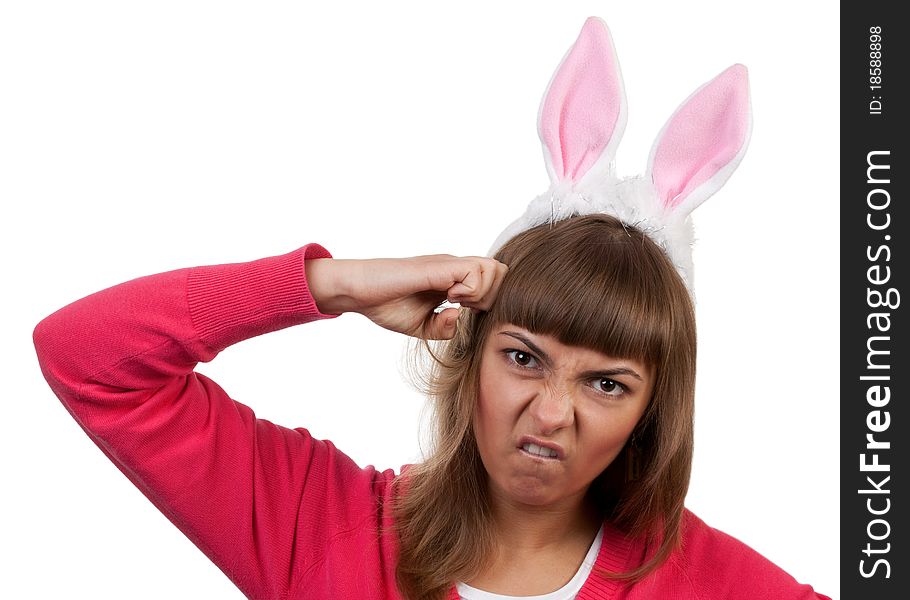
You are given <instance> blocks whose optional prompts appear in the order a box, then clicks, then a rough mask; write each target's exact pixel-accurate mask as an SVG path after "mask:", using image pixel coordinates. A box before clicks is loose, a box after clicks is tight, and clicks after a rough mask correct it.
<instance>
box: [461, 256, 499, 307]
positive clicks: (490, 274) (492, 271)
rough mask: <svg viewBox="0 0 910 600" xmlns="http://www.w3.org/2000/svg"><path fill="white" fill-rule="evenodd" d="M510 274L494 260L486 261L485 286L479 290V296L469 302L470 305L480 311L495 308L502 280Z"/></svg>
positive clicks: (484, 266) (484, 270) (484, 269)
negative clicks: (494, 304) (494, 303)
mask: <svg viewBox="0 0 910 600" xmlns="http://www.w3.org/2000/svg"><path fill="white" fill-rule="evenodd" d="M507 272H508V267H507V266H506V265H505V264H503V263H501V262H499V261H497V260H494V259H485V261H484V264H483V285H482V287H481V289H480V290H479V296H477V297H476V298H474V299H473V302H468V305H469V306H471V307H472V308H473V307H476V308H478V309H480V310H489V309H490V308H491V307H492V306H493V302H495V300H496V297H497V295H498V294H499V288H500V286H501V285H502V280H503V278H504V277H505V274H506V273H507Z"/></svg>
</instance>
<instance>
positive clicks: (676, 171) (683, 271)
mask: <svg viewBox="0 0 910 600" xmlns="http://www.w3.org/2000/svg"><path fill="white" fill-rule="evenodd" d="M625 125H626V97H625V93H624V91H623V83H622V75H621V74H620V71H619V62H618V61H617V59H616V51H615V50H614V48H613V41H612V39H611V37H610V32H609V30H608V29H607V26H606V24H605V23H604V22H603V21H602V20H600V19H598V18H596V17H590V18H588V20H587V21H586V22H585V24H584V26H583V27H582V29H581V33H580V34H579V35H578V39H577V40H576V42H575V44H574V45H573V46H572V47H571V48H570V49H569V51H568V53H566V55H565V57H564V58H563V60H562V63H560V65H559V67H558V68H557V69H556V73H555V74H554V75H553V78H552V79H551V80H550V84H549V86H548V87H547V91H546V93H545V94H544V98H543V102H542V103H541V105H540V112H539V113H538V120H537V131H538V134H539V135H540V140H541V142H542V143H543V149H544V160H545V162H546V165H547V173H549V175H550V189H549V190H547V191H546V192H545V193H544V194H541V195H540V196H538V197H537V198H535V199H534V200H532V201H531V203H530V204H529V205H528V208H527V209H526V210H525V213H524V214H523V215H522V216H521V217H519V218H518V219H516V220H515V221H514V222H513V223H512V224H511V225H509V226H508V227H507V228H506V229H505V230H504V231H503V232H502V233H501V234H499V237H498V238H497V239H496V241H495V242H494V243H493V246H492V248H491V249H490V251H489V253H488V256H493V255H494V254H495V253H496V252H497V251H498V250H499V248H500V247H501V246H502V245H503V244H505V243H506V242H507V241H508V240H509V239H511V238H512V237H513V236H515V235H517V234H518V233H521V232H522V231H525V230H526V229H530V228H531V227H534V226H536V225H540V224H542V223H547V222H550V223H553V222H556V221H559V220H562V219H566V218H568V217H571V216H573V215H586V214H592V213H607V214H610V215H613V216H615V217H617V218H618V219H619V220H620V221H622V222H623V223H625V224H628V225H634V226H635V227H637V228H639V229H640V230H642V231H643V232H644V233H645V234H647V235H648V236H649V237H650V238H651V239H653V240H654V241H655V242H656V243H657V244H658V245H659V246H660V247H661V248H663V249H664V251H665V252H666V253H667V255H668V256H669V257H670V260H671V261H672V262H673V264H674V265H675V266H676V269H677V271H679V274H680V275H681V276H682V278H683V281H684V282H685V283H686V286H687V287H688V289H689V292H690V294H692V292H693V287H692V284H693V279H692V242H693V235H694V231H693V227H692V222H691V219H689V213H691V212H692V210H694V209H695V207H697V206H698V205H699V204H701V203H702V202H704V201H705V200H707V199H708V197H709V196H711V195H712V194H713V193H714V192H716V191H717V190H718V189H720V187H721V186H722V185H723V184H724V183H725V182H726V181H727V178H729V177H730V175H731V174H732V173H733V171H734V170H735V169H736V167H737V165H738V164H739V162H740V160H742V158H743V154H744V153H745V151H746V146H747V145H748V142H749V136H750V133H751V130H752V115H751V108H750V102H749V79H748V73H747V71H746V67H744V66H743V65H739V64H736V65H733V66H731V67H729V68H728V69H727V70H725V71H724V72H722V73H721V74H720V75H718V76H717V77H715V78H714V79H712V80H711V81H709V82H708V83H706V84H704V85H703V86H701V87H700V88H699V89H697V90H696V91H695V92H694V93H693V94H692V95H691V96H689V97H688V98H687V99H686V100H685V101H684V102H683V103H682V104H681V105H680V106H679V108H677V109H676V112H674V113H673V115H672V116H671V117H670V119H669V120H668V121H667V123H666V124H665V125H664V127H663V129H662V130H661V132H660V133H659V134H658V136H657V140H656V141H655V142H654V146H653V147H652V148H651V155H650V157H649V158H648V166H647V170H646V172H645V174H644V176H638V177H631V178H624V179H618V178H617V177H616V176H615V175H614V173H613V164H612V162H613V157H614V156H615V154H616V147H617V145H618V144H619V140H620V138H621V137H622V133H623V129H625Z"/></svg>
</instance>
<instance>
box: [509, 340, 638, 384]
mask: <svg viewBox="0 0 910 600" xmlns="http://www.w3.org/2000/svg"><path fill="white" fill-rule="evenodd" d="M499 335H507V336H509V337H512V338H515V339H516V340H518V341H520V342H521V343H523V344H524V345H526V346H527V347H528V348H530V349H531V351H532V352H534V353H535V354H537V355H538V356H539V357H540V359H541V360H542V361H543V362H544V364H546V365H547V366H548V367H551V368H552V366H553V359H551V358H550V355H549V354H547V353H546V352H544V351H543V350H541V348H540V346H538V345H537V344H535V343H534V342H532V341H531V340H529V339H528V337H527V336H525V335H522V334H520V333H518V332H516V331H500V332H499ZM583 375H584V376H586V377H587V376H591V377H596V376H605V377H610V376H613V375H628V376H630V377H634V378H635V379H637V380H639V381H641V382H644V380H643V379H642V377H641V375H639V374H638V373H637V372H635V371H633V370H632V369H630V368H628V367H615V368H613V369H603V370H598V371H586V372H585V373H583Z"/></svg>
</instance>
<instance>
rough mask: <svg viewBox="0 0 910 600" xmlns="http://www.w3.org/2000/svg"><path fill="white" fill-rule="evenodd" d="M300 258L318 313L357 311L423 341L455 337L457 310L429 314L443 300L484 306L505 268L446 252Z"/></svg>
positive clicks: (489, 260)
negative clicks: (302, 260) (411, 254)
mask: <svg viewBox="0 0 910 600" xmlns="http://www.w3.org/2000/svg"><path fill="white" fill-rule="evenodd" d="M305 262H306V275H307V282H308V284H309V287H310V293H311V294H312V295H313V298H314V299H315V300H316V305H317V307H318V308H319V310H320V311H321V312H323V313H326V314H341V313H343V312H358V313H360V314H362V315H364V316H365V317H367V318H368V319H370V320H371V321H373V322H374V323H376V324H377V325H379V326H380V327H384V328H385V329H389V330H391V331H397V332H398V333H404V334H405V335H410V336H414V337H426V338H427V339H451V338H452V336H454V335H455V324H456V321H457V319H458V309H457V308H447V309H445V310H443V311H441V312H439V313H434V309H435V308H437V307H438V306H439V305H440V304H441V303H442V302H443V301H445V300H448V301H449V302H457V303H458V304H460V305H461V306H464V307H468V308H471V309H472V310H489V308H490V307H491V306H492V305H493V301H494V300H495V299H496V294H497V293H498V292H499V286H500V284H501V283H502V278H503V277H504V276H505V274H506V272H507V271H508V267H507V266H506V265H504V264H503V263H501V262H499V261H497V260H495V259H492V258H487V257H483V256H462V257H459V256H452V255H451V254H432V255H428V256H415V257H412V258H373V259H365V260H355V259H335V258H316V259H310V260H307V261H305ZM428 319H429V320H428ZM425 323H426V324H425ZM424 327H425V329H424Z"/></svg>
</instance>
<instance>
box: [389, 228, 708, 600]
mask: <svg viewBox="0 0 910 600" xmlns="http://www.w3.org/2000/svg"><path fill="white" fill-rule="evenodd" d="M495 258H496V259H497V260H499V261H501V262H503V263H505V264H506V265H508V267H509V271H508V274H507V275H506V277H505V278H504V279H503V282H502V285H501V287H500V290H499V293H498V295H497V297H496V300H495V302H494V304H493V307H492V308H491V309H490V310H489V311H487V312H479V313H476V314H475V313H473V312H472V311H467V310H465V311H462V312H461V315H460V316H459V321H458V328H457V332H456V334H455V337H454V338H453V339H451V340H446V341H444V342H440V343H437V351H436V352H434V351H433V350H432V349H431V348H430V346H429V344H428V343H427V342H424V344H423V346H422V347H423V348H425V349H426V350H427V351H428V352H429V354H430V355H431V356H432V357H433V360H432V361H431V363H430V365H429V367H428V369H429V370H428V371H425V372H421V370H420V368H419V367H418V368H416V369H412V371H411V375H412V377H413V379H414V381H415V382H418V381H419V383H418V387H420V388H421V390H422V391H423V392H424V393H426V394H427V396H428V397H429V398H430V400H431V404H432V408H433V410H434V417H435V431H434V437H433V444H434V445H433V449H432V452H431V453H430V455H429V458H428V459H427V460H426V461H424V462H422V463H420V464H417V465H413V466H412V467H410V468H409V469H407V470H406V471H405V472H402V473H401V474H400V475H399V477H398V478H397V479H396V481H395V500H394V507H393V510H394V515H395V521H396V524H395V529H396V532H397V534H398V540H399V546H400V557H399V563H398V567H397V580H398V585H399V588H400V589H401V591H402V593H403V594H404V595H405V597H407V598H409V599H411V600H436V599H439V598H444V596H445V593H446V592H447V590H448V589H449V588H450V587H451V586H452V585H453V584H454V582H455V581H457V580H466V579H469V578H470V577H472V576H473V575H475V574H476V573H478V572H479V570H480V569H481V568H482V567H483V566H484V563H485V561H486V559H487V558H488V557H489V556H490V553H491V550H492V548H493V542H494V540H493V537H492V527H491V525H492V520H491V512H490V504H489V496H488V491H487V479H486V478H487V473H486V471H485V469H484V467H483V464H482V463H481V461H480V455H479V453H478V450H477V443H476V440H475V438H474V432H473V429H472V424H471V423H472V416H473V413H474V407H475V402H476V398H477V396H478V384H479V377H478V375H479V368H480V357H481V356H482V355H483V346H484V343H485V341H486V339H487V335H488V334H489V332H490V331H491V330H492V329H493V328H494V327H495V326H496V325H498V324H502V323H511V324H513V325H517V326H519V327H523V328H525V329H527V330H528V331H531V332H533V333H535V334H545V335H551V336H553V337H555V338H556V339H558V340H559V341H560V342H562V343H563V344H566V345H573V346H580V347H584V348H590V349H592V350H596V351H599V352H602V353H603V354H606V355H609V356H614V357H618V358H630V359H635V360H640V361H642V362H644V363H646V364H648V365H650V366H653V367H654V373H655V381H654V391H653V395H652V398H651V401H650V403H649V405H648V408H647V409H646V411H645V413H644V415H643V416H642V418H641V421H640V422H639V423H638V425H637V426H636V428H635V431H634V432H633V434H632V436H630V442H629V443H627V445H626V447H625V448H624V450H623V452H622V454H620V456H618V457H617V459H616V460H614V461H613V463H612V464H611V465H610V466H609V467H608V468H607V469H606V470H605V471H604V472H603V473H601V475H600V476H598V477H597V478H596V479H595V480H594V481H593V482H592V485H591V487H590V488H589V494H590V495H591V498H592V499H593V500H594V501H595V502H596V505H597V506H598V507H599V508H600V509H601V510H602V512H603V516H604V518H606V519H609V520H610V521H611V523H613V524H614V525H615V526H616V527H618V528H620V529H621V530H623V531H624V532H626V533H627V534H629V535H631V536H635V537H640V538H642V539H644V540H645V542H646V543H647V544H648V547H649V549H650V550H651V552H649V554H650V556H651V557H650V559H648V560H647V561H646V562H645V563H643V564H642V565H640V566H639V567H638V568H636V569H634V570H631V571H628V572H625V573H603V574H604V575H606V576H608V577H617V578H621V579H627V580H630V581H635V580H638V579H640V578H642V577H643V576H644V575H646V574H647V573H649V572H650V571H651V570H653V569H654V568H656V567H657V566H659V565H660V564H661V563H662V562H663V561H664V560H666V558H667V557H668V556H669V554H670V552H672V551H673V549H674V548H676V547H677V545H678V544H679V540H680V527H681V522H682V515H683V501H684V499H685V495H686V491H687V490H688V486H689V474H690V470H691V462H692V433H693V432H692V419H693V411H694V393H695V350H696V343H695V341H696V340H695V312H694V308H693V305H692V301H691V298H690V296H689V293H688V291H687V290H686V287H685V284H684V283H683V281H682V279H681V278H680V277H679V275H678V274H677V272H676V269H675V268H674V267H673V265H672V263H671V262H670V260H669V259H668V258H667V255H666V254H665V253H664V252H663V251H662V250H661V249H660V248H659V247H658V246H657V245H656V244H655V243H654V242H653V241H652V240H651V239H650V238H648V237H647V236H646V235H644V234H643V233H642V232H641V231H640V230H638V229H636V228H634V227H632V226H629V225H624V224H623V223H621V222H620V221H619V220H617V219H616V218H614V217H611V216H608V215H604V214H596V215H587V216H580V217H572V218H569V219H566V220H563V221H559V222H556V223H553V224H550V223H546V224H543V225H540V226H537V227H535V228H532V229H529V230H527V231H524V232H522V233H520V234H519V235H516V236H515V237H514V238H512V239H511V240H509V241H508V242H507V243H506V244H505V245H504V246H503V247H502V248H501V249H500V250H499V251H498V252H497V253H496V255H495ZM411 357H412V358H416V354H412V356H411ZM415 364H419V363H415ZM633 441H634V455H635V456H633V455H632V454H633V451H632V448H631V447H632V444H633ZM631 461H635V462H636V463H637V464H638V465H639V466H640V472H641V476H640V477H639V478H637V479H634V480H631V481H630V480H629V478H628V477H624V473H625V472H626V469H627V467H628V465H629V464H630V462H631Z"/></svg>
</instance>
